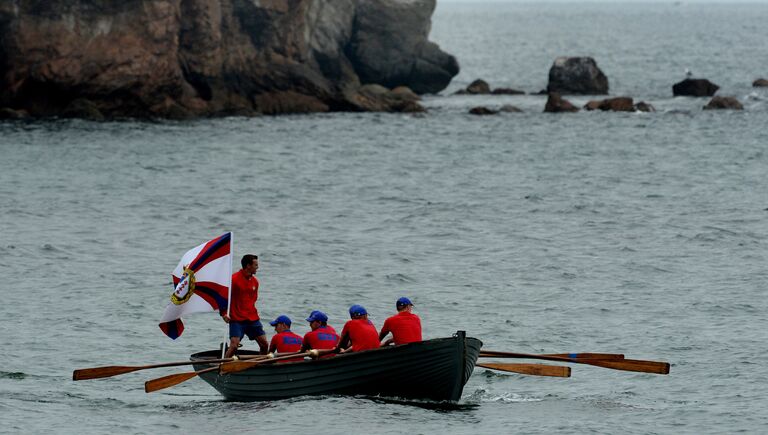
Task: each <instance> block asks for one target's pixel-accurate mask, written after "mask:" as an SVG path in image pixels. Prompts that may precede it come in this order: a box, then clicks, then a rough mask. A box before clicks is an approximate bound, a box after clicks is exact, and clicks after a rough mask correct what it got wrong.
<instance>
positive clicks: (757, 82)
mask: <svg viewBox="0 0 768 435" xmlns="http://www.w3.org/2000/svg"><path fill="white" fill-rule="evenodd" d="M752 86H754V87H756V88H762V87H768V80H766V79H757V80H755V81H754V82H752Z"/></svg>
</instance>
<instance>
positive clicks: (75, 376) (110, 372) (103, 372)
mask: <svg viewBox="0 0 768 435" xmlns="http://www.w3.org/2000/svg"><path fill="white" fill-rule="evenodd" d="M264 357H265V356H264V355H244V356H242V357H240V359H243V360H244V359H254V358H264ZM229 361H234V359H233V358H221V359H210V360H196V361H179V362H169V363H160V364H148V365H143V366H103V367H92V368H87V369H77V370H75V371H73V372H72V380H74V381H82V380H85V379H98V378H109V377H112V376H117V375H122V374H125V373H131V372H135V371H137V370H146V369H158V368H163V367H177V366H188V365H192V364H199V363H211V364H216V363H223V362H229Z"/></svg>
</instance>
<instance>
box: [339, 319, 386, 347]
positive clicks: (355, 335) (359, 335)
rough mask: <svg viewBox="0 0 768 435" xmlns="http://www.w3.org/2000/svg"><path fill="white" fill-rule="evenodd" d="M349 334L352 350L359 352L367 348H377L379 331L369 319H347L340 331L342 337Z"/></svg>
mask: <svg viewBox="0 0 768 435" xmlns="http://www.w3.org/2000/svg"><path fill="white" fill-rule="evenodd" d="M344 334H349V340H350V342H351V343H352V352H360V351H361V350H367V349H378V348H379V346H380V345H381V343H380V342H379V333H378V332H376V327H375V326H373V323H371V321H370V320H366V319H352V320H349V321H348V322H347V323H346V324H345V325H344V329H343V330H342V331H341V335H342V337H343V336H344Z"/></svg>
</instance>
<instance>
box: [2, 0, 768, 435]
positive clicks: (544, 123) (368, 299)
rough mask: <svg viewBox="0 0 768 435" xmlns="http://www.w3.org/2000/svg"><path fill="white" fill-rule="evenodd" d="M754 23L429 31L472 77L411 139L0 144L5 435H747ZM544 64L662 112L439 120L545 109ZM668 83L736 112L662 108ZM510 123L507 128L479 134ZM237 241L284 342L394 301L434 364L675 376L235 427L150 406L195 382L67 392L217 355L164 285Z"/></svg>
mask: <svg viewBox="0 0 768 435" xmlns="http://www.w3.org/2000/svg"><path fill="white" fill-rule="evenodd" d="M766 22H768V6H766V5H764V4H751V5H711V4H706V5H693V4H685V3H682V4H679V5H674V4H672V3H664V4H648V5H627V4H619V5H613V4H543V5H539V4H512V5H502V4H494V5H490V4H489V5H479V6H477V5H472V6H469V5H461V4H458V5H456V4H444V5H443V4H441V5H439V6H438V10H437V12H436V14H435V16H434V20H433V29H432V38H433V40H435V41H437V42H438V43H439V44H440V45H441V46H442V47H443V48H444V49H446V50H447V51H449V52H451V53H453V54H455V55H456V56H457V57H458V59H459V61H460V63H461V65H462V72H461V73H460V75H459V76H458V77H457V78H456V79H455V80H454V83H452V85H451V87H450V88H449V89H448V90H447V91H446V92H444V95H442V96H431V97H427V98H425V101H424V104H425V106H427V107H428V109H429V112H428V113H426V114H424V115H402V114H324V115H309V116H284V117H276V118H273V117H261V118H228V119H216V120H200V121H194V122H158V123H144V122H120V123H91V122H84V121H76V120H73V121H46V122H34V123H27V122H4V123H0V275H1V276H2V280H1V281H0V282H1V284H0V295H1V296H2V301H3V303H2V305H1V307H2V308H0V334H2V341H0V343H2V352H0V432H2V433H33V434H59V433H78V434H102V433H121V434H122V433H126V434H129V433H130V434H132V433H148V434H155V433H321V434H335V433H425V434H431V433H451V434H454V433H456V434H485V433H493V434H500V433H569V434H584V433H604V434H615V433H638V434H644V433H664V434H681V433H691V434H701V433H728V434H730V433H739V432H741V433H764V432H765V427H766V423H768V411H766V409H768V399H766V397H768V364H766V361H765V351H766V343H767V342H768V332H766V331H767V330H768V321H767V320H768V314H767V313H768V302H766V300H767V299H766V281H768V272H766V264H767V263H766V259H767V258H766V257H767V255H766V254H767V252H768V251H767V250H766V249H767V248H768V155H767V154H766V150H767V148H768V131H767V129H766V125H768V122H767V121H768V105H767V104H766V101H767V100H768V90H765V89H759V88H752V87H751V86H750V85H751V82H752V80H754V79H756V78H758V77H760V76H766V75H768V64H767V62H768V45H766V44H765V37H764V36H765V32H764V28H765V25H766ZM760 29H763V30H760ZM559 55H590V56H593V57H594V58H595V59H596V60H597V62H598V65H599V66H600V67H601V68H602V69H603V71H604V72H605V73H606V75H607V76H608V77H609V80H610V83H611V93H612V94H613V95H629V96H632V97H634V98H635V99H638V100H645V101H648V102H650V103H652V104H653V105H654V106H655V107H656V109H657V112H655V113H643V114H627V113H594V112H589V113H587V112H582V113H576V114H563V115H552V114H543V113H541V110H542V109H543V106H544V97H541V96H536V95H525V96H506V97H492V96H452V95H451V94H452V92H453V91H455V90H457V89H459V88H461V87H463V86H466V85H467V84H468V83H469V82H471V81H472V80H474V79H475V78H484V79H485V80H487V81H489V82H490V83H491V85H492V86H493V87H501V86H504V87H516V88H520V89H523V90H526V91H529V92H535V91H538V90H539V89H541V88H543V87H545V86H546V75H547V71H548V68H549V66H550V65H551V62H552V60H553V59H554V57H556V56H559ZM685 68H689V69H691V70H692V71H693V72H694V74H695V75H697V76H702V77H706V78H709V79H710V80H712V81H713V82H715V83H717V84H719V85H720V86H721V87H722V89H721V91H720V92H719V94H720V95H732V96H736V97H737V98H739V99H740V100H741V101H742V102H743V103H744V105H745V110H744V111H739V112H735V111H720V112H713V111H702V110H701V107H702V106H703V105H704V104H706V102H707V99H704V98H672V96H671V85H672V84H673V83H674V82H676V81H678V80H680V79H682V78H683V71H684V69H685ZM571 99H572V101H574V102H575V103H577V104H583V103H585V102H586V101H587V100H588V99H590V97H574V98H571ZM502 104H513V105H516V106H518V107H520V108H522V109H523V110H524V113H521V114H512V113H510V114H505V115H498V116H489V117H473V116H471V115H468V114H466V112H467V111H468V110H469V108H470V107H473V106H476V105H487V106H491V107H495V106H500V105H502ZM230 230H231V231H233V232H234V238H235V251H236V255H237V256H238V257H239V256H240V255H242V254H245V253H249V252H253V253H257V254H259V255H260V256H261V270H260V271H259V275H258V276H259V279H260V280H261V285H262V287H261V289H262V290H261V298H260V301H259V309H260V311H261V313H262V316H263V318H273V317H275V316H277V315H278V314H288V315H289V316H291V317H293V318H294V320H295V322H296V323H295V326H294V330H295V331H296V332H298V333H301V334H303V333H304V332H306V331H307V327H306V325H305V324H304V322H303V321H301V319H302V318H303V317H306V315H307V314H308V313H309V311H310V310H313V309H322V310H324V311H326V312H327V313H328V314H329V315H330V323H331V324H332V325H334V326H337V327H340V326H341V325H342V324H343V322H344V320H345V319H346V309H347V308H348V306H349V305H351V304H353V303H362V304H363V305H365V306H366V307H367V308H368V310H369V312H371V314H372V320H373V322H374V323H375V324H376V325H377V326H381V324H382V323H383V321H384V319H385V318H386V317H387V316H388V315H390V314H391V313H393V312H394V301H395V300H396V299H397V298H398V297H399V296H403V295H406V296H408V297H410V298H411V299H412V300H413V301H414V303H415V304H416V312H417V313H418V314H419V315H420V316H421V317H422V319H423V323H424V335H425V336H426V337H429V338H433V337H442V336H448V335H450V334H452V333H454V332H455V331H456V330H466V331H467V332H468V334H469V335H471V336H475V337H478V338H480V339H482V340H483V341H484V343H485V348H488V349H494V350H504V351H515V352H526V353H534V352H553V353H554V352H571V351H574V352H621V353H625V354H626V355H627V356H628V357H633V358H642V359H654V360H665V361H669V362H671V363H672V371H671V373H670V375H668V376H657V375H650V374H641V373H630V372H618V371H612V370H607V369H602V368H596V367H591V366H585V365H574V366H573V374H572V377H571V378H568V379H560V378H543V377H525V376H521V375H514V374H502V373H492V372H489V371H486V370H485V369H478V370H476V371H475V373H474V375H473V376H472V378H471V379H470V380H469V383H468V384H467V385H466V388H465V390H464V397H463V399H462V401H461V403H460V406H458V407H457V408H455V409H444V408H439V407H438V408H435V407H431V406H426V405H425V404H412V403H399V402H389V401H383V400H379V399H371V398H364V397H321V398H297V399H294V400H288V401H282V402H268V403H230V402H225V401H223V400H222V398H221V396H219V395H218V394H217V393H216V391H215V390H213V389H212V388H211V387H209V386H208V385H207V384H205V383H203V382H202V381H200V380H191V381H188V382H186V383H184V384H182V385H179V386H177V387H175V388H171V389H167V390H162V391H160V392H157V393H153V394H149V395H148V394H145V393H144V390H143V383H144V381H146V380H148V379H151V378H154V377H158V376H163V375H165V374H170V373H176V372H180V371H183V369H164V370H155V371H141V372H136V373H131V374H127V375H124V376H119V377H114V378H109V379H101V380H92V381H82V382H73V381H72V380H71V376H72V370H74V369H76V368H84V367H93V366H99V365H108V364H121V365H122V364H148V363H154V362H166V361H181V360H185V359H186V358H187V357H188V355H189V354H190V353H193V352H196V351H199V350H203V349H209V348H214V347H216V346H217V345H218V342H219V341H220V340H221V339H222V338H223V336H224V335H225V333H226V328H225V325H224V324H223V322H222V321H221V320H220V319H219V317H218V316H216V315H215V314H198V315H194V316H189V317H187V318H186V319H185V323H186V327H187V329H186V331H185V332H184V335H183V336H182V337H181V338H179V339H178V340H176V341H171V340H169V339H168V338H166V337H165V336H164V335H163V334H162V333H161V332H160V330H159V328H158V327H157V320H158V319H159V317H160V314H161V313H162V310H163V307H164V305H165V304H166V303H167V301H168V296H169V294H170V292H171V285H170V283H171V280H170V272H171V271H172V270H173V268H174V267H175V266H176V263H177V262H178V261H179V259H180V258H181V255H182V254H183V253H184V252H185V251H186V250H187V249H190V248H192V247H193V246H195V245H197V244H199V243H201V242H203V241H205V240H207V239H210V238H213V237H216V236H218V235H220V234H221V233H223V232H225V231H230ZM248 345H249V346H250V347H254V346H253V344H252V343H248Z"/></svg>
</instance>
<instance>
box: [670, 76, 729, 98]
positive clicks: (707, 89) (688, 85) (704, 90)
mask: <svg viewBox="0 0 768 435" xmlns="http://www.w3.org/2000/svg"><path fill="white" fill-rule="evenodd" d="M718 89H720V86H717V85H716V84H714V83H712V82H710V81H709V80H707V79H685V80H683V81H681V82H678V83H675V84H674V85H673V86H672V94H673V95H674V96H675V97H677V96H688V97H711V96H712V95H715V92H717V90H718Z"/></svg>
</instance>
